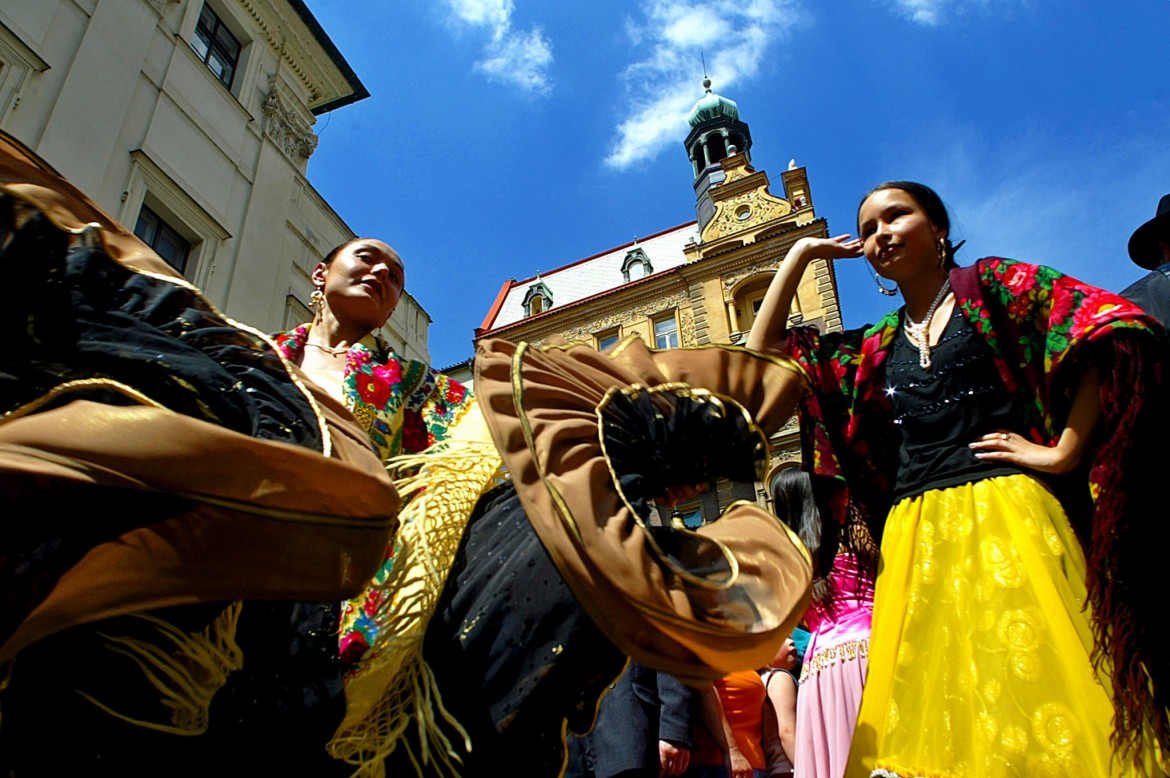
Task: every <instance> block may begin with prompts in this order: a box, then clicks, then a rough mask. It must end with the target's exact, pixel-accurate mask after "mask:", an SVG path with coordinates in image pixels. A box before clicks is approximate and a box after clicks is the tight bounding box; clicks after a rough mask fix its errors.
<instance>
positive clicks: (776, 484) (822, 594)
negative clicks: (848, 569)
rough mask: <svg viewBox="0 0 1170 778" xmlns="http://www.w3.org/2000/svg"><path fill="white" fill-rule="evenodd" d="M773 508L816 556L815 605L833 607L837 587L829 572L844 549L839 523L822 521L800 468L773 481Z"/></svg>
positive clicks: (814, 576)
mask: <svg viewBox="0 0 1170 778" xmlns="http://www.w3.org/2000/svg"><path fill="white" fill-rule="evenodd" d="M772 505H773V510H774V511H775V513H776V516H777V517H778V518H779V519H780V520H781V521H783V522H784V523H785V524H787V525H788V526H789V527H791V528H792V531H793V532H795V533H796V535H797V537H799V538H800V541H801V542H802V543H804V545H805V548H807V549H808V552H809V554H810V555H811V556H812V560H813V601H814V602H816V603H818V604H820V605H826V606H827V605H830V604H831V602H832V600H833V587H832V583H831V582H830V580H829V572H830V571H831V570H832V569H833V560H834V559H835V558H836V556H837V548H838V546H839V545H840V527H839V526H838V525H837V522H835V521H830V522H828V523H825V522H822V521H821V514H820V512H819V511H818V510H817V504H816V501H815V500H814V499H813V489H812V480H811V479H809V477H808V473H806V472H804V471H803V470H801V469H800V468H798V467H789V468H786V469H784V470H781V471H780V472H779V473H778V474H777V476H776V478H775V479H774V480H773V481H772Z"/></svg>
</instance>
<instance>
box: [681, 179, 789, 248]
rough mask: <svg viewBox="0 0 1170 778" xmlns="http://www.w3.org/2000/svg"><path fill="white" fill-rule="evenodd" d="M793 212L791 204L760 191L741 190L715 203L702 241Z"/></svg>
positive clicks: (757, 225) (745, 228)
mask: <svg viewBox="0 0 1170 778" xmlns="http://www.w3.org/2000/svg"><path fill="white" fill-rule="evenodd" d="M790 213H792V204H791V203H789V202H788V201H787V200H781V199H780V198H779V197H773V196H772V195H769V194H767V193H766V192H763V191H761V190H752V191H750V192H744V193H743V194H741V195H737V196H735V197H731V198H728V199H727V200H724V201H722V202H720V203H719V204H718V205H717V206H716V211H715V216H713V217H712V218H711V221H710V222H708V223H707V226H706V227H704V228H703V240H716V239H718V238H723V237H726V236H728V235H731V234H733V233H736V232H742V231H743V230H749V229H752V228H754V227H759V226H760V225H762V224H765V223H767V222H771V221H775V220H776V219H779V218H781V217H784V216H787V215H788V214H790Z"/></svg>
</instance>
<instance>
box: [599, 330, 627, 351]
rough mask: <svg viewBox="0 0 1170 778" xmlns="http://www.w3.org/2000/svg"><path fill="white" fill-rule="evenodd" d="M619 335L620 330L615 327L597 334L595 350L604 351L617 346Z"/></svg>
mask: <svg viewBox="0 0 1170 778" xmlns="http://www.w3.org/2000/svg"><path fill="white" fill-rule="evenodd" d="M621 334H622V333H621V330H619V329H618V328H616V327H615V328H614V329H612V330H606V331H605V332H599V333H597V336H596V337H597V350H598V351H605V350H606V349H611V348H613V347H614V346H616V345H617V342H618V340H619V339H620V338H621Z"/></svg>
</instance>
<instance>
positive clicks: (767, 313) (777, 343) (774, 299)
mask: <svg viewBox="0 0 1170 778" xmlns="http://www.w3.org/2000/svg"><path fill="white" fill-rule="evenodd" d="M860 256H861V241H860V240H857V239H852V238H851V237H850V236H849V235H838V236H837V237H835V238H801V239H800V240H798V241H796V243H794V244H792V248H790V249H789V250H788V255H787V256H786V257H784V261H783V262H781V263H780V269H779V270H777V271H776V275H775V277H773V278H772V283H771V285H770V286H769V287H768V292H767V294H766V295H764V301H763V302H762V303H761V304H760V312H759V313H758V314H756V320H755V323H754V324H752V331H751V332H750V333H748V338H747V342H746V343H745V344H744V345H746V346H747V347H748V348H750V349H752V350H753V351H763V352H765V353H772V354H780V353H783V351H784V342H785V338H786V336H785V325H786V323H787V322H788V312H789V311H790V310H792V298H794V297H795V296H796V288H797V286H799V285H800V279H801V276H803V275H804V271H805V268H807V267H808V266H809V264H810V263H811V262H812V261H813V260H816V259H841V258H844V257H860Z"/></svg>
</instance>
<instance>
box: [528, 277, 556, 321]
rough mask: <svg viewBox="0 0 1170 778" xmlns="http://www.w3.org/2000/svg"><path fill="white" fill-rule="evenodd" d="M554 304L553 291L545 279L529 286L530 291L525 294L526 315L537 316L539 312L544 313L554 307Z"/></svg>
mask: <svg viewBox="0 0 1170 778" xmlns="http://www.w3.org/2000/svg"><path fill="white" fill-rule="evenodd" d="M552 304H553V298H552V292H550V291H549V289H548V287H547V286H545V284H544V282H543V281H537V282H536V283H535V284H533V285H532V286H530V287H528V292H527V293H526V294H525V295H524V315H525V316H535V315H536V314H538V313H544V312H545V311H547V310H548V309H549V308H552Z"/></svg>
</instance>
